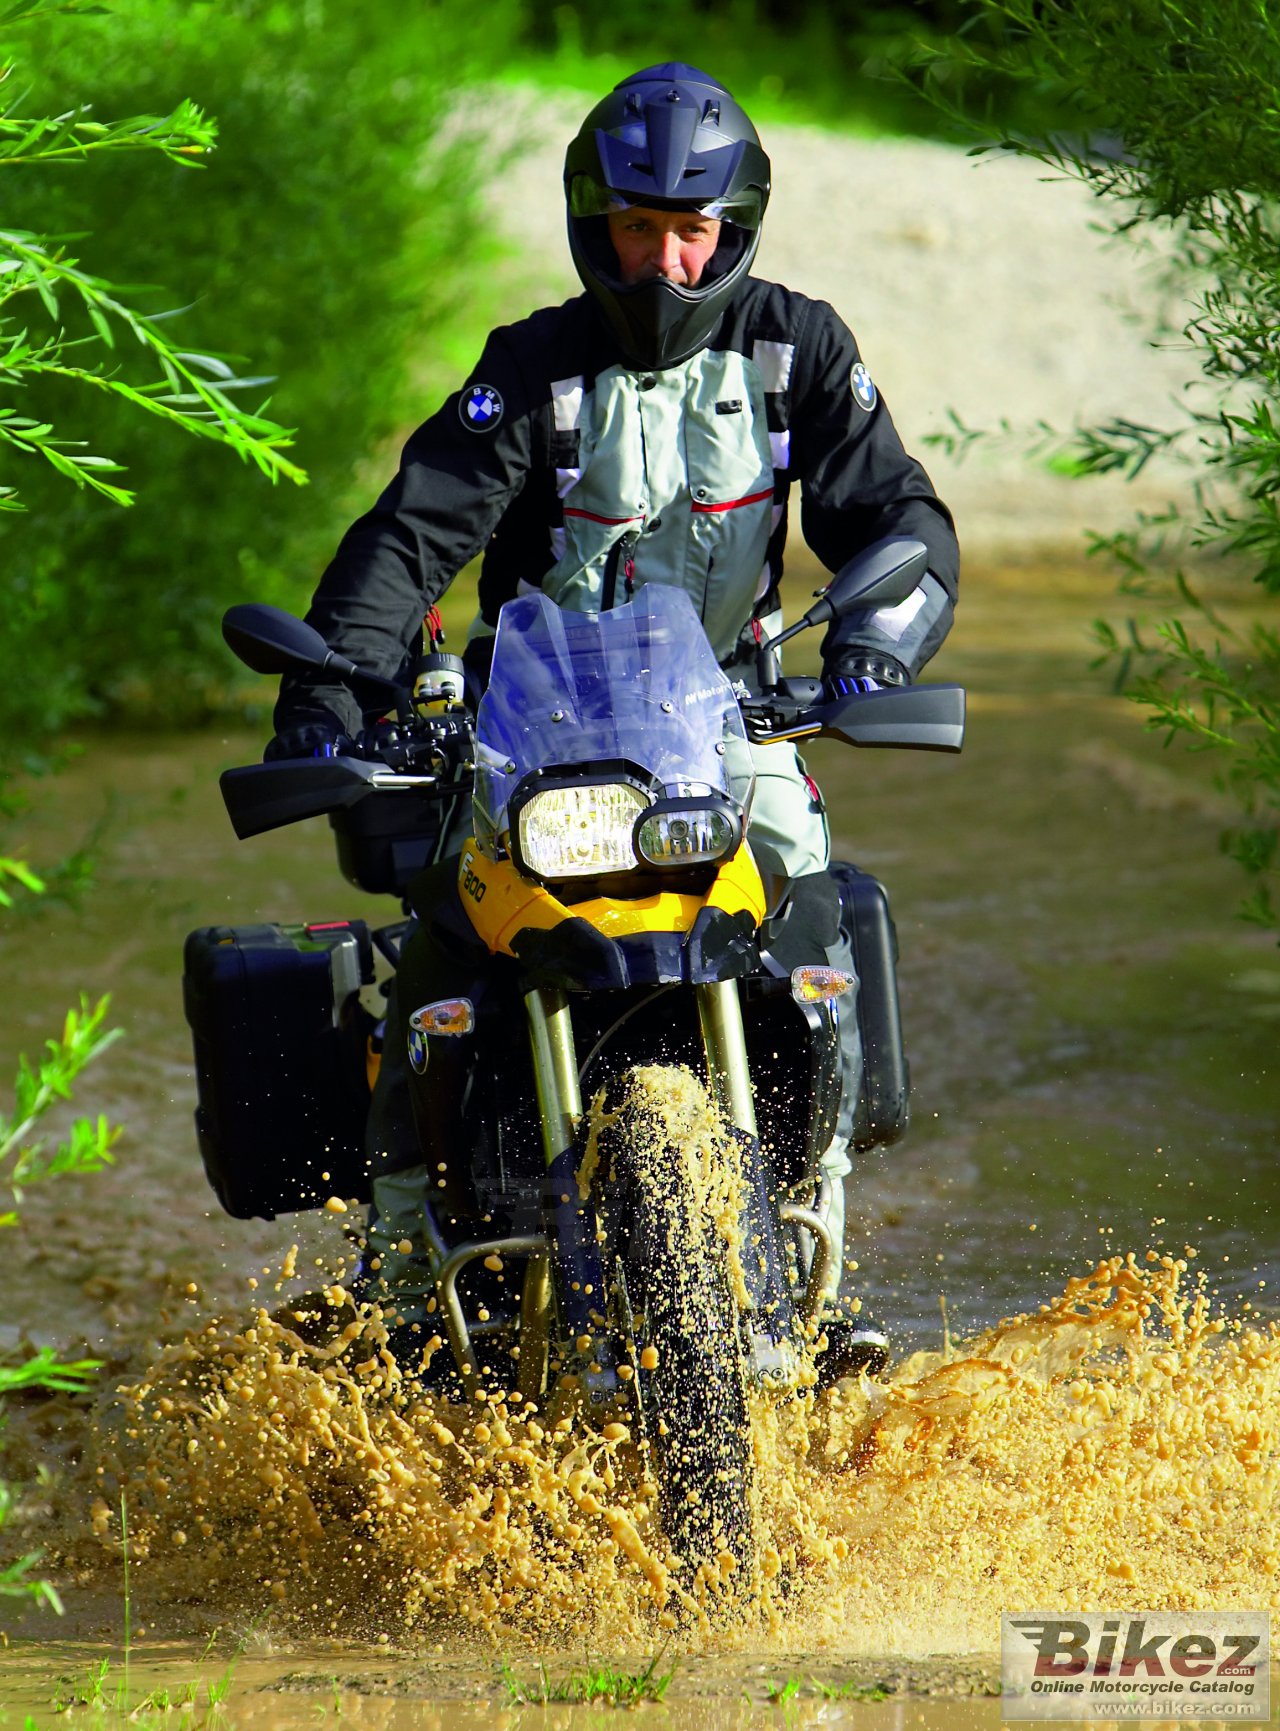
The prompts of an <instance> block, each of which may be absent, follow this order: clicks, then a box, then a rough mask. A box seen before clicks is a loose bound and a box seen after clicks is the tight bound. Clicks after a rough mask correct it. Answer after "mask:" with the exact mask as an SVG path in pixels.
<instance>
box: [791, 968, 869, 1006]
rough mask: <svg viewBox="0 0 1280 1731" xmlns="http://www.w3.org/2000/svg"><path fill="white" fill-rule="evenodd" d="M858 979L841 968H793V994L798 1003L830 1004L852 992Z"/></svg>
mask: <svg viewBox="0 0 1280 1731" xmlns="http://www.w3.org/2000/svg"><path fill="white" fill-rule="evenodd" d="M856 984H857V981H856V980H855V979H854V976H853V975H852V974H846V973H843V972H841V970H840V969H839V968H819V967H809V968H792V970H791V996H792V997H793V998H794V999H795V1001H796V1003H797V1004H829V1003H831V1002H833V1001H834V1000H835V999H836V998H843V997H844V996H845V994H846V993H847V992H851V991H852V990H853V988H854V986H855V985H856Z"/></svg>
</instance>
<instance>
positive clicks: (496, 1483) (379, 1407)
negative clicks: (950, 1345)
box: [67, 1252, 1280, 1653]
mask: <svg viewBox="0 0 1280 1731" xmlns="http://www.w3.org/2000/svg"><path fill="white" fill-rule="evenodd" d="M1193 1254H1194V1253H1189V1254H1188V1256H1186V1257H1173V1256H1169V1255H1160V1254H1157V1253H1156V1252H1148V1253H1147V1256H1146V1258H1145V1260H1139V1259H1138V1258H1137V1257H1135V1256H1133V1255H1129V1256H1125V1257H1119V1256H1116V1257H1111V1258H1109V1259H1107V1260H1105V1261H1102V1262H1099V1263H1098V1264H1097V1266H1096V1267H1095V1268H1094V1269H1093V1270H1091V1271H1090V1272H1089V1273H1088V1274H1086V1275H1083V1276H1081V1277H1080V1278H1078V1279H1074V1280H1072V1281H1070V1282H1069V1284H1068V1286H1067V1288H1066V1290H1065V1291H1064V1292H1063V1293H1062V1294H1060V1295H1059V1296H1057V1297H1055V1298H1054V1299H1053V1300H1052V1301H1051V1302H1050V1303H1048V1304H1046V1305H1044V1306H1042V1307H1041V1309H1040V1310H1039V1312H1038V1313H1037V1314H1034V1315H1026V1316H1020V1317H1016V1318H1014V1319H1013V1320H1011V1321H1008V1322H1005V1323H1003V1324H1001V1325H1000V1326H999V1327H998V1328H996V1329H994V1330H992V1331H990V1332H989V1333H988V1334H986V1335H985V1336H983V1337H981V1338H980V1339H977V1340H974V1341H972V1342H969V1343H967V1344H966V1345H964V1346H963V1347H960V1348H957V1349H955V1350H953V1351H952V1353H951V1354H950V1355H949V1356H946V1357H944V1356H943V1355H942V1354H923V1353H922V1354H917V1355H915V1356H914V1357H913V1358H911V1359H910V1360H908V1361H906V1362H905V1363H903V1364H901V1365H899V1366H898V1367H897V1368H896V1369H895V1371H894V1372H893V1374H892V1376H891V1377H890V1379H889V1380H888V1381H887V1382H885V1383H883V1384H874V1385H873V1384H869V1383H867V1382H865V1381H861V1382H846V1383H843V1384H840V1385H838V1386H837V1387H836V1388H835V1389H834V1390H832V1391H831V1392H830V1393H828V1394H826V1395H815V1393H814V1392H813V1390H812V1389H805V1390H801V1391H800V1393H799V1394H795V1395H790V1396H786V1397H777V1396H772V1397H764V1396H762V1397H758V1398H757V1399H755V1401H754V1403H753V1413H752V1442H753V1450H754V1458H755V1486H756V1497H757V1502H758V1508H757V1523H758V1535H757V1536H758V1557H759V1565H758V1575H757V1578H756V1579H755V1580H754V1581H753V1582H752V1583H751V1589H750V1591H749V1593H744V1592H742V1591H741V1588H742V1583H738V1584H737V1585H738V1588H739V1596H738V1601H737V1602H736V1604H735V1605H734V1611H733V1615H732V1616H731V1617H727V1616H726V1615H725V1614H724V1610H725V1601H726V1598H727V1597H728V1596H729V1595H730V1594H731V1593H732V1591H733V1588H734V1583H733V1582H732V1581H727V1582H725V1583H724V1584H723V1590H722V1592H721V1593H720V1596H719V1598H718V1599H717V1597H716V1594H715V1593H714V1592H713V1594H712V1600H713V1601H715V1602H713V1603H711V1604H708V1603H707V1602H706V1601H704V1603H703V1606H702V1611H703V1615H702V1617H701V1621H700V1622H699V1623H697V1624H696V1625H695V1626H691V1625H690V1623H689V1621H688V1618H687V1615H686V1616H684V1617H677V1614H676V1613H677V1612H678V1611H681V1610H683V1611H685V1612H686V1613H687V1611H688V1604H687V1602H682V1600H681V1596H680V1594H679V1592H678V1591H677V1589H676V1586H675V1574H674V1571H673V1568H672V1559H671V1557H670V1555H669V1553H668V1551H667V1549H666V1546H665V1544H664V1541H663V1538H662V1534H661V1531H660V1528H659V1523H658V1518H657V1492H656V1488H655V1486H654V1484H653V1482H652V1480H651V1478H650V1477H649V1476H648V1474H647V1472H646V1470H645V1469H646V1462H645V1457H644V1455H643V1453H642V1451H641V1450H640V1449H639V1448H638V1447H637V1445H636V1441H635V1438H634V1437H633V1435H632V1428H633V1427H631V1426H630V1425H628V1424H627V1423H626V1422H624V1421H623V1419H622V1418H620V1417H618V1416H616V1415H615V1416H614V1417H612V1418H611V1419H609V1420H608V1421H607V1422H606V1421H603V1420H597V1421H596V1422H592V1421H591V1420H590V1419H589V1418H588V1417H586V1416H585V1415H584V1414H583V1413H582V1412H581V1411H579V1410H577V1409H576V1408H574V1407H572V1406H571V1405H568V1404H565V1405H563V1406H562V1407H559V1408H558V1407H556V1406H555V1405H554V1404H553V1405H552V1406H551V1407H550V1408H549V1409H548V1410H546V1411H544V1412H541V1413H540V1412H538V1411H535V1410H534V1409H533V1408H532V1407H531V1406H528V1405H526V1404H524V1403H523V1402H521V1400H520V1399H519V1397H518V1396H516V1395H514V1394H513V1395H508V1396H506V1397H505V1398H498V1399H495V1398H492V1397H490V1398H481V1399H478V1400H477V1401H476V1402H474V1403H473V1404H472V1405H471V1406H470V1407H468V1406H464V1405H460V1404H457V1403H456V1402H450V1401H448V1400H446V1399H444V1398H443V1397H441V1396H433V1395H423V1394H421V1393H420V1392H419V1391H418V1390H417V1389H416V1388H415V1387H414V1385H412V1384H411V1383H408V1382H406V1380H405V1379H404V1378H403V1377H402V1376H401V1374H400V1371H399V1369H398V1367H397V1365H396V1363H395V1360H394V1359H393V1358H392V1356H391V1354H390V1352H389V1351H388V1350H387V1345H386V1331H385V1328H384V1326H383V1325H382V1323H381V1321H380V1319H379V1317H378V1316H377V1314H376V1312H372V1311H363V1312H357V1310H356V1309H355V1308H354V1307H353V1306H352V1304H351V1301H350V1299H349V1296H348V1295H347V1293H346V1292H345V1291H344V1290H342V1289H341V1288H340V1287H337V1286H335V1287H332V1288H329V1289H327V1290H326V1292H324V1293H323V1294H320V1295H315V1296H313V1297H312V1298H311V1299H309V1300H304V1301H299V1302H297V1303H295V1304H294V1305H292V1306H289V1307H286V1308H285V1309H284V1310H282V1311H276V1312H275V1313H274V1314H271V1313H269V1312H268V1311H267V1310H266V1309H259V1310H257V1311H256V1313H255V1314H253V1316H252V1317H251V1318H250V1319H249V1320H248V1321H247V1322H246V1321H244V1320H243V1319H240V1320H235V1319H232V1320H213V1321H210V1322H209V1323H207V1324H206V1325H205V1326H204V1327H203V1329H201V1330H200V1331H199V1332H196V1333H193V1334H191V1335H189V1336H188V1337H187V1338H186V1339H184V1340H182V1341H181V1342H179V1343H177V1344H175V1345H173V1346H170V1347H169V1348H167V1349H166V1350H165V1351H163V1352H162V1353H161V1354H160V1355H159V1357H158V1358H157V1359H156V1360H155V1362H154V1363H153V1364H152V1365H151V1367H150V1368H149V1370H148V1371H147V1373H146V1374H145V1376H144V1377H142V1378H141V1379H140V1380H139V1381H136V1382H134V1383H132V1384H131V1385H129V1386H128V1387H126V1388H125V1389H123V1390H122V1391H121V1394H120V1405H119V1407H118V1409H117V1420H116V1422H115V1423H113V1424H110V1425H104V1426H102V1427H100V1430H99V1434H98V1437H97V1439H96V1443H95V1446H94V1448H93V1450H92V1451H91V1453H90V1456H89V1459H88V1463H87V1465H86V1469H85V1470H86V1471H87V1472H89V1473H90V1474H91V1475H92V1477H93V1479H94V1483H95V1489H96V1495H95V1500H94V1502H93V1509H92V1529H93V1533H94V1535H95V1539H94V1542H93V1545H92V1546H90V1545H87V1544H86V1543H85V1542H83V1541H82V1542H80V1543H79V1544H76V1545H71V1546H69V1548H68V1552H67V1555H68V1557H69V1558H70V1557H72V1556H73V1557H74V1561H75V1562H76V1563H77V1564H78V1566H79V1567H80V1568H81V1569H93V1568H94V1567H99V1568H101V1567H103V1566H106V1565H108V1564H109V1563H110V1562H111V1559H112V1557H113V1555H118V1550H119V1532H118V1516H117V1512H116V1511H117V1509H118V1503H119V1495H120V1493H121V1492H123V1493H124V1495H125V1496H126V1498H127V1500H128V1506H129V1510H130V1528H131V1556H132V1559H133V1562H134V1566H135V1570H136V1574H135V1579H136V1580H137V1581H138V1583H139V1586H140V1587H141V1589H142V1590H143V1592H144V1593H145V1594H146V1595H147V1597H148V1599H149V1600H150V1601H152V1602H156V1601H163V1600H165V1599H167V1598H172V1599H181V1600H185V1601H190V1600H191V1599H193V1598H196V1599H198V1600H199V1601H200V1602H201V1603H202V1604H204V1605H207V1606H209V1607H210V1608H211V1609H212V1610H213V1611H214V1612H215V1614H216V1613H219V1612H221V1613H222V1614H224V1615H225V1614H240V1615H245V1614H251V1613H253V1612H255V1611H257V1610H261V1609H268V1610H270V1611H271V1613H272V1619H273V1625H275V1626H281V1627H288V1628H290V1629H293V1630H295V1631H297V1632H299V1633H304V1632H305V1633H317V1634H331V1635H339V1636H342V1637H356V1638H366V1637H367V1638H378V1637H382V1638H385V1639H390V1640H393V1641H396V1642H400V1641H406V1640H407V1641H413V1642H434V1643H437V1644H446V1645H449V1644H454V1645H461V1646H464V1647H465V1646H467V1645H470V1644H491V1643H496V1644H497V1645H499V1646H501V1647H502V1648H504V1649H510V1648H511V1647H512V1646H513V1645H519V1644H524V1643H527V1644H528V1645H530V1646H533V1647H536V1648H538V1649H539V1650H542V1651H546V1650H547V1648H548V1647H549V1646H552V1647H554V1646H555V1645H556V1643H557V1642H560V1641H563V1640H564V1639H566V1638H567V1637H569V1636H570V1635H573V1636H574V1637H575V1639H580V1638H581V1637H582V1635H583V1633H584V1631H585V1633H586V1635H587V1638H588V1639H589V1640H590V1642H591V1644H592V1646H593V1647H594V1648H595V1650H597V1651H604V1650H607V1651H617V1652H623V1651H629V1650H636V1649H643V1648H645V1647H647V1646H651V1645H652V1644H653V1643H654V1641H655V1640H657V1639H660V1638H661V1637H662V1635H663V1632H664V1631H665V1630H667V1629H669V1628H671V1627H672V1625H673V1624H675V1623H677V1622H679V1623H680V1633H679V1634H678V1636H677V1640H678V1641H685V1642H696V1643H697V1644H699V1645H702V1646H704V1647H706V1646H715V1647H721V1648H726V1649H733V1648H735V1647H736V1648H753V1649H756V1650H760V1649H768V1648H776V1649H777V1650H787V1649H790V1650H797V1649H802V1648H804V1649H808V1650H816V1649H820V1648H828V1649H832V1650H838V1651H841V1652H848V1653H874V1652H886V1651H894V1652H899V1653H913V1652H934V1653H936V1652H942V1651H951V1652H959V1651H966V1650H975V1649H978V1650H982V1649H990V1648H991V1647H992V1646H993V1645H994V1644H995V1635H994V1631H995V1629H996V1627H997V1618H998V1614H999V1612H1000V1611H1001V1610H1008V1609H1019V1608H1027V1607H1033V1606H1057V1607H1061V1608H1064V1609H1072V1608H1079V1609H1090V1608H1102V1607H1104V1606H1105V1607H1106V1608H1108V1609H1125V1608H1134V1609H1137V1608H1142V1609H1158V1608H1181V1607H1186V1608H1191V1607H1215V1608H1228V1607H1232V1606H1245V1605H1247V1606H1250V1607H1255V1608H1256V1607H1259V1606H1264V1605H1273V1606H1277V1607H1280V1587H1278V1584H1277V1574H1278V1571H1280V1538H1278V1536H1277V1535H1278V1533H1280V1518H1278V1517H1280V1506H1278V1505H1280V1498H1278V1496H1277V1491H1278V1487H1280V1416H1278V1415H1280V1330H1277V1328H1276V1327H1275V1326H1272V1327H1271V1328H1269V1329H1260V1328H1255V1327H1250V1326H1247V1325H1245V1324H1243V1323H1241V1322H1238V1321H1229V1320H1228V1319H1226V1318H1224V1317H1223V1316H1221V1315H1218V1314H1215V1313H1214V1311H1213V1308H1212V1305H1211V1301H1210V1299H1209V1296H1208V1294H1207V1292H1206V1289H1205V1285H1204V1282H1203V1280H1202V1279H1200V1278H1199V1277H1198V1276H1197V1275H1196V1274H1195V1273H1194V1271H1193V1270H1192V1268H1191V1257H1192V1256H1193ZM708 1612H710V1613H711V1614H710V1615H708V1614H707V1613H708ZM717 1613H718V1614H717Z"/></svg>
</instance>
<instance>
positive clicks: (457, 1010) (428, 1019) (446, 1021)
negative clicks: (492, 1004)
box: [409, 998, 476, 1034]
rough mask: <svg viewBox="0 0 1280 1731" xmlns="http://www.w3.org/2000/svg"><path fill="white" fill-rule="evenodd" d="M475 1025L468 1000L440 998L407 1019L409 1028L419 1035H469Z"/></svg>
mask: <svg viewBox="0 0 1280 1731" xmlns="http://www.w3.org/2000/svg"><path fill="white" fill-rule="evenodd" d="M475 1025H476V1013H475V1009H474V1008H473V1006H472V1003H471V999H470V998H442V999H441V1000H440V1002H439V1003H438V1004H424V1005H423V1006H422V1008H421V1009H420V1010H415V1011H414V1012H413V1014H412V1015H411V1016H410V1017H409V1026H410V1027H411V1028H413V1029H414V1030H415V1031H416V1032H417V1033H419V1034H469V1033H471V1032H472V1030H473V1029H474V1028H475Z"/></svg>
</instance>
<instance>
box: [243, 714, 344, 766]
mask: <svg viewBox="0 0 1280 1731" xmlns="http://www.w3.org/2000/svg"><path fill="white" fill-rule="evenodd" d="M355 755H356V742H355V740H354V739H352V737H351V735H350V734H349V733H344V732H343V730H342V728H341V727H340V726H339V725H338V723H337V722H336V721H320V720H316V721H302V722H299V723H298V724H297V726H295V727H286V728H283V729H282V730H281V732H279V733H277V734H276V736H275V738H274V739H272V740H269V741H268V743H267V749H266V750H265V751H264V752H263V754H262V761H263V762H264V763H277V762H279V760H280V759H281V758H284V757H354V756H355Z"/></svg>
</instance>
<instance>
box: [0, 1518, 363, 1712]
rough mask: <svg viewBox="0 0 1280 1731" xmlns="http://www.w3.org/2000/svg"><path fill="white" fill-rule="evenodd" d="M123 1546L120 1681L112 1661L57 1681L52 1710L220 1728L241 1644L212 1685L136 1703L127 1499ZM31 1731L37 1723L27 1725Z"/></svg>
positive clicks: (151, 1694) (185, 1687)
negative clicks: (178, 1718) (165, 1718)
mask: <svg viewBox="0 0 1280 1731" xmlns="http://www.w3.org/2000/svg"><path fill="white" fill-rule="evenodd" d="M120 1542H121V1546H122V1550H123V1559H124V1589H123V1590H124V1650H123V1655H122V1660H121V1664H120V1667H119V1670H120V1675H119V1676H118V1677H117V1678H115V1680H114V1681H113V1680H112V1672H113V1669H114V1667H113V1664H112V1661H111V1659H110V1658H109V1657H103V1658H101V1659H98V1660H96V1661H95V1663H94V1664H93V1665H91V1666H90V1668H89V1670H88V1671H87V1672H86V1673H85V1675H84V1677H83V1678H82V1679H81V1680H80V1681H79V1682H75V1681H73V1680H72V1679H71V1678H67V1677H62V1678H59V1680H58V1687H57V1689H56V1690H55V1693H54V1695H53V1698H52V1701H51V1703H50V1705H51V1706H52V1707H53V1710H54V1712H55V1713H69V1712H70V1711H71V1710H72V1709H73V1708H76V1707H91V1708H94V1709H96V1710H97V1711H98V1712H99V1713H111V1714H114V1715H116V1716H117V1717H119V1718H121V1719H127V1720H128V1721H129V1723H130V1724H132V1725H139V1726H143V1727H150V1726H158V1725H160V1724H161V1723H162V1720H161V1718H160V1717H156V1718H152V1717H150V1716H151V1715H164V1714H167V1713H172V1712H174V1711H176V1710H182V1711H185V1712H188V1713H189V1714H190V1717H188V1718H187V1719H185V1720H184V1721H183V1723H184V1725H186V1726H187V1727H188V1731H191V1728H193V1727H194V1726H196V1725H203V1726H205V1727H209V1728H212V1727H213V1726H215V1725H217V1724H218V1723H219V1722H220V1719H221V1715H222V1709H223V1705H224V1703H225V1701H226V1698H227V1696H228V1694H229V1693H230V1690H231V1682H232V1676H233V1673H234V1671H235V1666H236V1661H237V1660H238V1659H239V1657H240V1653H241V1651H242V1650H243V1645H244V1643H243V1641H242V1642H241V1643H240V1645H239V1646H237V1648H236V1650H235V1652H234V1653H233V1654H232V1655H231V1657H230V1659H229V1660H228V1661H227V1664H226V1668H225V1669H224V1670H223V1672H222V1674H221V1676H219V1677H217V1678H214V1679H208V1678H206V1679H204V1680H203V1681H202V1680H201V1679H200V1678H198V1677H193V1678H190V1679H189V1680H188V1681H187V1682H185V1683H183V1684H181V1685H178V1686H175V1687H173V1688H169V1687H163V1688H155V1689H149V1690H148V1691H147V1693H146V1694H145V1695H141V1696H139V1697H138V1699H137V1700H135V1699H134V1697H133V1685H132V1680H131V1677H130V1667H131V1662H132V1658H133V1601H132V1596H131V1593H130V1588H129V1511H128V1506H127V1504H126V1502H125V1499H124V1496H123V1495H122V1496H121V1498H120ZM217 1639H218V1631H216V1630H215V1631H214V1633H213V1634H212V1635H211V1636H210V1637H209V1640H208V1643H207V1645H206V1646H205V1650H204V1652H203V1653H202V1654H201V1655H200V1659H199V1661H198V1663H199V1664H201V1665H203V1664H204V1662H205V1660H206V1659H207V1658H208V1657H209V1655H210V1653H212V1651H213V1649H214V1645H215V1643H216V1642H217ZM334 1704H335V1708H336V1707H337V1705H338V1700H337V1679H336V1678H335V1680H334ZM27 1725H28V1727H31V1726H32V1725H33V1721H31V1720H28V1721H27Z"/></svg>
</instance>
